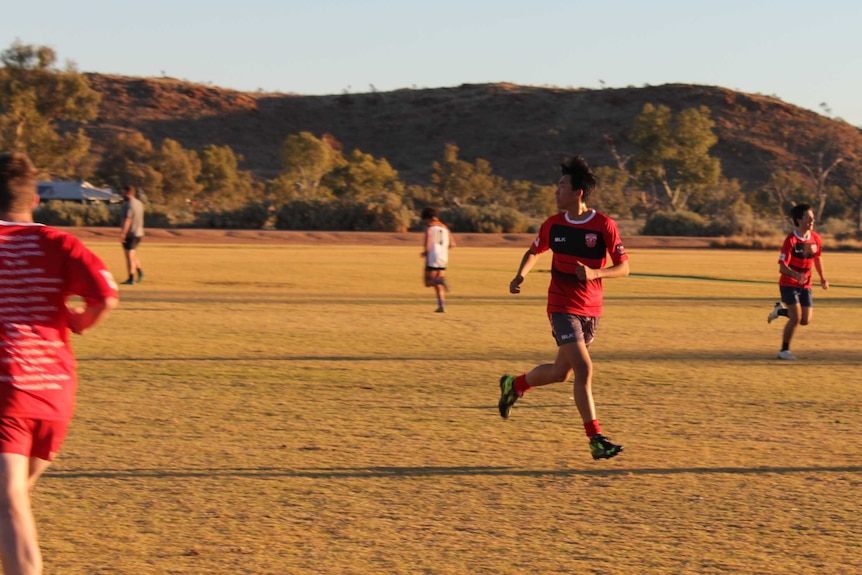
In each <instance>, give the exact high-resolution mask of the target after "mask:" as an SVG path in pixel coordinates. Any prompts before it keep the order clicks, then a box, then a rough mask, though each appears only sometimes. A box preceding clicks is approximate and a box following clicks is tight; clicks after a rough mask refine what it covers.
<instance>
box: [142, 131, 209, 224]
mask: <svg viewBox="0 0 862 575" xmlns="http://www.w3.org/2000/svg"><path fill="white" fill-rule="evenodd" d="M153 163H154V165H155V168H156V169H157V170H158V171H159V173H160V174H162V201H163V203H164V204H165V207H167V208H169V209H176V208H183V207H185V206H186V204H187V203H189V202H190V201H191V199H192V198H195V197H198V196H199V195H200V192H201V189H202V188H203V186H201V184H200V183H199V182H198V181H197V179H198V177H199V176H200V173H201V160H200V157H199V156H198V154H197V153H196V152H195V151H194V150H186V149H184V148H183V147H182V146H181V145H180V144H179V142H177V141H175V140H171V139H170V138H165V139H164V140H163V141H162V145H161V147H160V148H159V149H158V151H157V152H156V153H155V154H154V158H153Z"/></svg>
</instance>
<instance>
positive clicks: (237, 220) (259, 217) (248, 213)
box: [194, 202, 270, 230]
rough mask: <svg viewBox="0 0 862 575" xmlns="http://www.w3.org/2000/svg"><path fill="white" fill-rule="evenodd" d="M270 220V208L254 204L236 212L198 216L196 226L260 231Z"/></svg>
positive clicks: (261, 203) (227, 211)
mask: <svg viewBox="0 0 862 575" xmlns="http://www.w3.org/2000/svg"><path fill="white" fill-rule="evenodd" d="M269 218H270V212H269V206H268V205H267V204H265V203H263V202H253V203H250V204H247V205H245V206H243V207H241V208H237V209H235V210H224V211H220V212H205V213H201V214H197V217H196V219H195V222H194V223H195V226H196V227H201V228H216V229H222V230H260V229H263V228H264V227H266V224H267V222H268V221H269Z"/></svg>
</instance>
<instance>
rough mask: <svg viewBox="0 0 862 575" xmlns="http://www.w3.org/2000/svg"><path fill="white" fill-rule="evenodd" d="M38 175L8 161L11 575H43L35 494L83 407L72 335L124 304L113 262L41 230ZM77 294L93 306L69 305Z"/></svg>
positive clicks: (0, 526) (4, 227)
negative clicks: (78, 401) (78, 400)
mask: <svg viewBox="0 0 862 575" xmlns="http://www.w3.org/2000/svg"><path fill="white" fill-rule="evenodd" d="M37 203H38V195H37V194H36V170H35V169H34V168H33V164H32V163H31V162H30V160H29V158H28V157H27V156H26V155H24V154H22V153H21V152H7V153H3V154H0V559H2V563H3V573H4V574H5V575H35V574H38V573H41V572H42V555H41V552H40V551H39V543H38V540H37V537H36V524H35V521H34V519H33V511H32V509H31V505H30V492H31V491H32V489H33V486H34V485H35V483H36V480H37V479H38V478H39V476H40V475H41V474H42V473H43V472H44V471H45V470H46V469H47V468H48V465H50V462H51V460H52V459H53V457H54V455H55V454H56V453H57V452H58V451H59V449H60V446H61V444H62V443H63V439H64V438H65V435H66V429H67V428H68V425H69V421H70V420H71V418H72V412H73V409H74V402H75V388H76V386H77V379H76V375H75V357H74V355H73V354H72V349H71V347H70V345H69V332H70V331H72V332H74V333H78V334H80V333H83V332H84V331H85V330H87V329H89V328H91V327H93V326H94V325H95V324H96V323H98V322H99V321H100V320H101V319H102V318H104V317H105V315H106V314H107V313H108V312H109V310H110V309H112V308H113V307H114V306H115V305H116V303H117V285H116V283H114V280H113V278H112V277H111V274H110V272H108V270H107V269H106V268H105V266H104V264H102V262H101V261H100V260H99V258H97V257H96V256H95V255H94V254H93V253H92V252H91V251H89V250H88V249H87V248H86V247H84V245H83V244H82V243H81V241H80V240H78V239H77V238H75V237H74V236H72V235H70V234H68V233H66V232H62V231H60V230H55V229H53V228H49V227H47V226H43V225H41V224H36V223H33V209H34V208H35V207H36V204H37ZM71 295H75V296H80V298H81V299H82V300H83V302H84V305H67V298H68V297H69V296H71Z"/></svg>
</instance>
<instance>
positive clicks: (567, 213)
mask: <svg viewBox="0 0 862 575" xmlns="http://www.w3.org/2000/svg"><path fill="white" fill-rule="evenodd" d="M595 215H596V210H593V209H590V210H589V215H586V216H584V218H583V219H581V220H573V219H572V218H570V217H569V212H563V217H565V218H566V221H567V222H569V223H570V224H585V223H587V222H588V221H590V220H591V219H593V217H595Z"/></svg>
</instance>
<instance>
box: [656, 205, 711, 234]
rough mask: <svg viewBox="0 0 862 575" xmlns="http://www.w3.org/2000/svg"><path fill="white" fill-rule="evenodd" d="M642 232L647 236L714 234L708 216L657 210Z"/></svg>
mask: <svg viewBox="0 0 862 575" xmlns="http://www.w3.org/2000/svg"><path fill="white" fill-rule="evenodd" d="M641 233H642V234H643V235H645V236H689V237H708V236H710V235H712V232H711V231H710V229H709V222H708V221H707V219H706V218H704V217H703V216H701V215H699V214H695V213H694V212H686V211H679V212H656V213H654V214H652V215H651V216H650V217H649V218H648V219H647V221H646V223H645V224H644V228H643V230H642V231H641Z"/></svg>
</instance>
